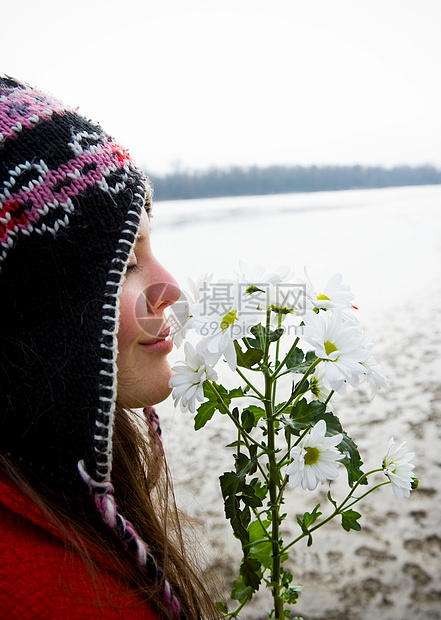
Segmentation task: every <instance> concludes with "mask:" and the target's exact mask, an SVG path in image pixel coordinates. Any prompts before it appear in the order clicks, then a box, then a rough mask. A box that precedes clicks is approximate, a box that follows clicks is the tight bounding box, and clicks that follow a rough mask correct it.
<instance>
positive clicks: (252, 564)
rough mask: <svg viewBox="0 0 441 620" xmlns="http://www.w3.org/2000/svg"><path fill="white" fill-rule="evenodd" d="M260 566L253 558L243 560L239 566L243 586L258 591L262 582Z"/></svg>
mask: <svg viewBox="0 0 441 620" xmlns="http://www.w3.org/2000/svg"><path fill="white" fill-rule="evenodd" d="M261 568H262V565H261V563H260V562H259V560H256V559H255V558H249V557H248V558H245V559H244V561H243V562H242V564H241V566H240V575H241V577H242V579H243V582H244V584H245V585H247V586H250V588H253V590H258V589H259V586H260V582H261V580H262V571H261Z"/></svg>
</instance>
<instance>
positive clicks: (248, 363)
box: [234, 340, 263, 369]
mask: <svg viewBox="0 0 441 620" xmlns="http://www.w3.org/2000/svg"><path fill="white" fill-rule="evenodd" d="M234 348H235V349H236V355H237V365H238V366H242V367H243V368H249V369H251V368H252V366H254V365H255V364H258V363H259V362H260V360H261V359H262V355H263V351H262V350H260V349H256V348H254V349H247V350H246V351H243V350H242V349H241V347H240V345H239V343H238V342H237V340H235V341H234Z"/></svg>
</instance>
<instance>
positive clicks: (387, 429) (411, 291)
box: [158, 214, 441, 620]
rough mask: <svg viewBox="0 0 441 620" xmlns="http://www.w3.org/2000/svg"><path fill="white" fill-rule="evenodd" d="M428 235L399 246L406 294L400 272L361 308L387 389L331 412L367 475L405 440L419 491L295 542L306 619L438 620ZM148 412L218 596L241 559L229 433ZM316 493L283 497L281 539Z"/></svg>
mask: <svg viewBox="0 0 441 620" xmlns="http://www.w3.org/2000/svg"><path fill="white" fill-rule="evenodd" d="M354 217H361V215H360V214H359V215H358V216H357V215H355V216H354ZM438 221H439V220H438ZM427 225H428V226H429V227H430V222H428V224H427ZM438 230H439V229H438ZM435 236H436V239H435V240H434V238H432V240H431V241H430V243H429V244H428V243H427V237H426V238H425V239H420V242H419V245H418V246H415V243H416V242H415V243H414V245H413V246H409V252H413V253H414V261H415V263H416V265H415V269H414V270H413V271H412V273H411V274H410V271H408V272H407V273H408V275H409V274H410V275H409V277H408V279H407V285H408V286H406V274H400V277H399V278H398V283H399V287H398V289H397V292H398V296H397V297H396V298H395V299H394V300H393V302H392V301H391V296H389V298H388V303H387V304H385V305H382V307H381V308H380V307H378V308H376V307H375V306H374V305H371V306H369V307H368V309H367V311H366V312H364V313H363V312H362V311H360V317H359V318H360V322H361V323H362V326H363V327H364V328H365V329H366V330H367V331H368V332H369V333H371V334H372V335H373V337H374V341H375V347H374V354H375V356H376V358H377V360H378V361H379V362H380V363H381V364H382V365H383V367H384V370H385V372H386V374H387V376H388V378H389V381H390V384H391V390H390V392H389V393H382V392H380V393H379V394H378V396H377V397H376V399H375V400H374V401H373V402H370V401H369V399H368V398H367V389H366V387H363V388H359V389H358V390H352V391H351V392H350V393H349V394H348V396H347V397H345V398H344V399H341V398H338V399H335V402H334V407H333V410H334V411H335V412H336V413H337V414H338V415H339V417H340V419H341V421H342V423H343V426H344V428H345V430H346V431H347V432H348V433H349V434H350V435H351V436H352V437H353V439H354V440H355V441H356V442H357V443H358V445H359V447H360V452H361V454H362V457H363V458H364V461H365V464H366V465H365V468H366V469H372V468H374V467H378V466H379V464H380V463H381V460H382V458H383V456H384V454H385V451H386V446H387V443H388V440H389V438H390V436H394V437H395V439H396V441H398V442H401V441H404V440H406V441H407V443H408V448H409V450H412V451H414V452H415V453H416V457H415V459H414V462H415V463H416V465H417V467H416V470H415V473H416V475H417V476H418V477H419V478H420V480H421V484H420V487H419V488H418V489H417V490H415V491H414V492H413V493H412V495H411V497H410V498H409V499H403V500H398V499H397V498H396V497H395V495H394V494H393V492H392V489H391V487H390V486H387V487H385V488H382V489H380V490H379V491H377V492H376V493H374V494H373V495H372V496H371V497H370V498H369V499H367V500H366V501H365V502H364V503H362V504H360V510H359V512H361V513H362V514H363V518H362V519H361V524H362V530H361V532H354V531H351V532H345V531H344V530H343V529H342V528H341V526H340V524H339V523H337V522H335V523H331V524H328V525H327V526H326V527H325V528H323V529H322V530H319V531H318V532H317V533H316V535H315V537H314V544H313V546H312V547H311V548H309V549H308V548H306V545H305V543H304V542H301V543H300V544H299V545H297V547H296V548H295V551H294V553H292V556H291V558H290V563H289V565H290V568H291V570H292V572H293V573H294V575H295V580H296V581H297V582H298V583H300V584H301V585H302V586H303V588H304V591H303V593H302V595H301V597H300V599H299V602H298V604H297V606H296V607H295V608H294V612H295V614H297V615H299V616H302V617H303V618H304V619H305V620H337V619H338V620H368V619H369V620H370V619H371V618H377V619H378V620H438V619H440V618H441V476H440V473H441V472H440V467H441V384H440V378H441V355H440V351H441V285H440V282H439V276H438V275H436V276H435V274H438V273H439V267H440V266H441V243H440V241H439V239H440V235H439V233H438V232H436V235H435ZM428 246H430V247H428ZM421 256H423V257H424V260H423V262H420V263H419V262H418V261H419V260H420V258H421ZM403 257H404V255H403ZM405 260H407V261H408V262H409V257H408V256H407V257H405ZM377 266H378V265H377ZM343 268H344V267H342V270H343ZM427 269H430V270H431V275H432V277H431V276H430V273H429V274H428V273H427ZM418 270H420V273H421V277H418ZM429 283H430V286H429ZM392 286H393V284H392ZM386 298H387V295H386ZM179 357H181V355H180V354H179V353H178V354H177V355H176V358H179ZM158 413H159V414H160V416H161V418H162V422H163V428H164V438H165V443H166V449H167V454H168V458H169V464H170V467H171V470H172V472H173V476H174V478H175V481H176V487H175V490H176V494H177V498H178V502H179V505H180V506H181V507H182V508H183V509H184V510H185V511H186V512H187V513H188V514H190V515H191V516H194V517H197V518H198V519H200V520H201V523H202V525H201V539H202V541H203V549H204V553H205V555H206V562H207V571H208V572H209V574H211V576H212V577H213V578H217V579H218V580H219V581H220V582H221V583H222V584H223V585H224V586H225V592H228V591H229V588H230V586H231V584H232V581H233V579H234V578H235V577H236V570H237V568H238V560H239V558H240V554H239V548H238V543H237V541H236V540H235V539H234V538H233V537H232V535H231V534H230V530H229V525H228V524H227V522H226V521H225V518H224V513H223V503H222V498H221V494H220V489H219V484H218V477H219V475H220V474H222V472H223V471H225V470H228V469H230V468H231V467H232V463H233V460H232V456H231V452H232V451H231V450H229V449H226V448H225V447H224V446H225V445H226V444H227V443H229V442H230V441H232V440H233V437H234V431H233V429H232V428H231V424H229V423H228V420H227V419H226V418H225V417H224V416H221V415H219V414H217V415H215V417H214V418H213V420H212V421H211V422H210V423H209V424H207V426H206V427H205V428H204V429H202V430H201V431H198V432H197V433H196V432H195V431H194V430H193V421H192V417H191V414H182V413H181V412H180V411H179V410H176V411H175V410H174V408H173V404H172V402H171V400H169V401H166V402H165V403H162V404H161V405H160V406H158ZM379 476H380V478H379V479H380V480H381V475H380V474H379ZM345 488H347V487H346V477H345V475H344V473H342V475H341V476H340V477H339V479H338V481H336V483H335V484H334V489H335V491H334V495H335V496H340V497H344V491H345ZM325 489H326V488H325V487H319V488H317V490H316V491H315V492H307V491H303V490H302V489H295V490H290V491H288V492H287V494H286V510H287V512H288V515H289V516H288V518H287V519H286V521H285V522H284V524H285V530H286V531H285V535H286V536H285V539H286V540H288V539H289V538H290V537H291V535H295V534H296V533H297V532H298V525H297V524H296V516H297V515H298V514H300V513H303V512H304V511H305V510H311V509H312V508H313V507H314V506H315V504H316V503H317V502H320V501H323V504H322V505H323V506H324V505H325V504H326V501H325V495H326V490H325ZM270 605H271V603H270V601H268V596H267V595H266V594H262V595H260V594H259V595H258V596H256V598H255V600H254V601H253V603H252V604H250V605H249V606H248V608H246V610H245V611H244V612H243V614H242V616H241V617H242V618H243V619H246V620H260V619H262V620H263V619H264V618H265V617H266V613H265V612H266V610H267V609H270Z"/></svg>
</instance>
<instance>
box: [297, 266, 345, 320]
mask: <svg viewBox="0 0 441 620" xmlns="http://www.w3.org/2000/svg"><path fill="white" fill-rule="evenodd" d="M304 271H305V278H306V295H307V297H308V299H309V300H310V302H311V304H312V305H313V307H314V308H319V309H324V310H328V309H330V308H338V307H340V308H348V307H349V308H355V306H353V305H352V301H353V299H354V297H355V295H354V294H353V293H352V292H351V289H350V288H349V286H348V285H347V284H342V280H343V277H342V275H341V273H336V274H335V275H334V276H332V278H331V279H330V280H329V281H328V282H327V283H326V284H325V287H324V288H323V292H322V293H319V294H317V293H316V291H315V289H314V287H313V285H312V282H311V280H310V278H309V275H308V272H307V271H306V267H305V270H304Z"/></svg>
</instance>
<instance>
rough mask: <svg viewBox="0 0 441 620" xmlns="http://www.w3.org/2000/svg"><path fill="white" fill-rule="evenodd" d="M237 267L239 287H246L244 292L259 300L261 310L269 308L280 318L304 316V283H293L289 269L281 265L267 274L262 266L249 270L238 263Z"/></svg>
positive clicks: (292, 275) (246, 266)
mask: <svg viewBox="0 0 441 620" xmlns="http://www.w3.org/2000/svg"><path fill="white" fill-rule="evenodd" d="M239 266H240V274H239V280H240V282H241V285H242V286H245V287H246V292H247V293H248V294H249V295H250V296H251V297H252V298H253V299H258V300H259V307H261V308H262V310H267V309H268V308H271V310H273V312H274V313H275V314H276V315H277V314H280V315H281V316H282V318H285V316H286V315H288V314H304V312H305V307H306V298H305V291H306V287H305V283H304V282H303V281H294V274H293V272H292V271H291V269H290V267H288V266H287V265H283V266H281V267H278V268H277V269H275V270H274V271H271V272H267V271H266V269H265V267H263V266H262V265H254V267H252V268H250V267H248V265H246V264H245V263H243V262H240V263H239ZM272 318H273V317H272ZM276 319H277V317H276Z"/></svg>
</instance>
